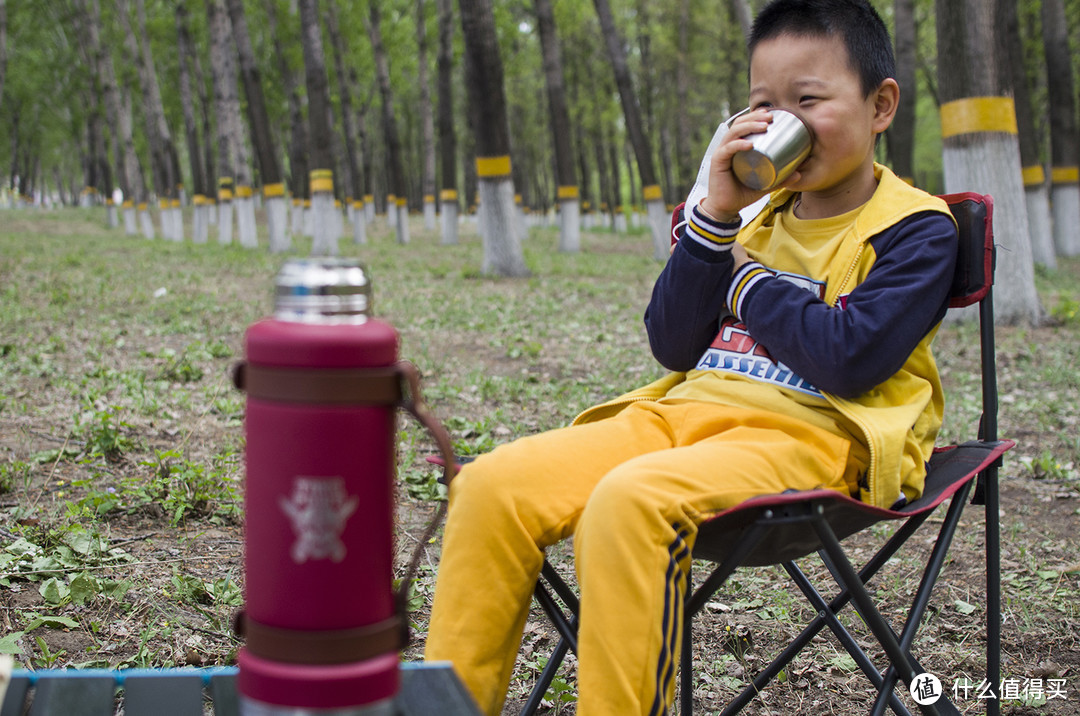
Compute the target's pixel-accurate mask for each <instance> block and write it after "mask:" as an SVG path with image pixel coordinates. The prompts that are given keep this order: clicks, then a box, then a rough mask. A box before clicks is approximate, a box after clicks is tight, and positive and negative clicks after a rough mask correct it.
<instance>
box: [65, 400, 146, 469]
mask: <svg viewBox="0 0 1080 716" xmlns="http://www.w3.org/2000/svg"><path fill="white" fill-rule="evenodd" d="M119 412H120V408H119V407H118V406H109V407H108V408H105V409H103V410H94V409H87V410H84V411H83V412H81V413H80V414H79V415H77V416H76V419H75V430H74V435H75V437H76V438H78V439H80V440H82V441H83V445H84V449H85V451H86V452H87V453H88V454H89V455H91V456H94V457H104V458H106V459H108V460H118V459H119V458H120V456H121V455H122V454H123V453H125V452H127V451H128V450H130V449H131V448H133V447H134V446H135V441H134V440H133V439H132V438H131V437H129V436H128V435H127V434H126V432H127V431H129V430H130V429H131V425H129V424H128V423H126V422H125V421H123V420H121V419H120V417H119Z"/></svg>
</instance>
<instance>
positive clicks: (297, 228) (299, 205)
mask: <svg viewBox="0 0 1080 716" xmlns="http://www.w3.org/2000/svg"><path fill="white" fill-rule="evenodd" d="M290 226H291V228H292V233H293V235H295V236H300V235H301V234H303V233H304V200H303V199H293V200H292V216H291V217H290Z"/></svg>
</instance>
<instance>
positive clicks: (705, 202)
mask: <svg viewBox="0 0 1080 716" xmlns="http://www.w3.org/2000/svg"><path fill="white" fill-rule="evenodd" d="M770 122H772V113H770V112H769V111H768V110H767V109H755V110H752V111H750V112H747V113H746V114H743V115H740V116H738V117H736V118H735V121H734V122H732V123H731V128H730V129H729V130H728V133H727V134H726V135H725V136H724V138H723V139H722V140H721V142H720V146H718V147H717V148H716V151H715V152H713V155H712V161H711V163H710V166H709V194H708V195H707V196H706V197H705V198H704V199H702V200H701V209H702V210H703V211H704V212H705V213H706V214H708V215H709V216H711V217H712V218H713V219H714V220H716V221H719V222H722V223H734V222H736V221H738V219H739V210H740V209H742V208H743V207H746V206H749V205H750V204H753V203H754V202H755V201H757V200H758V199H760V198H761V197H763V196H765V194H767V193H768V192H763V191H756V190H754V189H750V188H749V187H747V186H745V185H744V184H743V183H742V182H740V181H739V179H738V177H736V176H735V172H734V171H733V170H732V165H731V160H732V157H734V156H735V155H736V154H737V153H738V152H743V151H747V150H749V149H753V148H754V145H753V143H751V142H750V141H749V140H748V139H746V137H747V136H749V135H751V134H760V133H761V132H764V131H765V129H766V128H767V127H768V126H769V123H770ZM795 181H798V172H795V174H793V175H792V176H791V177H789V178H788V180H787V181H785V182H784V185H787V184H789V183H793V182H795Z"/></svg>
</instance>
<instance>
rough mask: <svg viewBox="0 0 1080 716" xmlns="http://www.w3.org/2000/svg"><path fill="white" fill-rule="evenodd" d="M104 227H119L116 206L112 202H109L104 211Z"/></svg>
mask: <svg viewBox="0 0 1080 716" xmlns="http://www.w3.org/2000/svg"><path fill="white" fill-rule="evenodd" d="M105 225H106V226H107V227H109V228H110V229H115V228H116V227H117V226H119V225H120V220H119V217H118V216H117V212H116V204H115V203H114V202H112V201H109V203H108V204H107V206H106V209H105Z"/></svg>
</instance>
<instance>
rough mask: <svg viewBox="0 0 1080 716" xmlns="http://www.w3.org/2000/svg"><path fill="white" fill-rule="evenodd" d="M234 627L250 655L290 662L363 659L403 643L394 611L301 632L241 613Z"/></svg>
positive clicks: (331, 661)
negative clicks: (364, 622)
mask: <svg viewBox="0 0 1080 716" xmlns="http://www.w3.org/2000/svg"><path fill="white" fill-rule="evenodd" d="M235 626H236V631H237V633H238V634H239V635H240V636H242V637H244V638H245V640H246V643H247V648H248V649H249V650H250V651H251V653H252V654H255V655H256V656H260V657H262V658H264V659H270V660H272V661H284V662H288V663H292V664H342V663H346V662H350V661H363V660H365V659H371V658H373V657H376V656H379V655H380V654H385V653H387V652H391V651H397V650H399V649H402V648H404V646H405V644H404V643H403V642H402V635H403V633H404V632H403V630H402V627H401V617H400V616H399V615H397V614H395V615H394V616H392V617H390V618H389V619H385V620H383V621H381V622H377V623H375V624H371V625H369V626H364V627H357V628H355V629H332V630H322V629H320V630H316V631H301V630H298V629H282V628H280V627H272V626H268V625H266V624H262V623H260V622H257V621H255V620H254V619H252V618H251V617H249V616H247V614H244V613H241V614H240V615H238V617H237V622H236V625H235Z"/></svg>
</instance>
